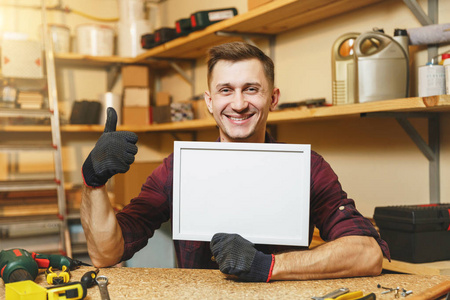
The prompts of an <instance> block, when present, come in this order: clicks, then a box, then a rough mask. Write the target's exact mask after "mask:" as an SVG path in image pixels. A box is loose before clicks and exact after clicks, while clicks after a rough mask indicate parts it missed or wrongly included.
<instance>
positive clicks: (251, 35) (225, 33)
mask: <svg viewBox="0 0 450 300" xmlns="http://www.w3.org/2000/svg"><path fill="white" fill-rule="evenodd" d="M215 33H216V35H217V36H229V37H230V36H231V37H233V36H237V37H240V38H242V39H243V40H244V41H245V42H247V43H248V44H250V45H253V46H256V44H255V43H254V42H253V41H252V40H251V39H252V38H264V39H268V40H269V57H270V58H271V59H272V60H274V59H275V40H276V35H275V34H264V33H252V32H229V31H216V32H215Z"/></svg>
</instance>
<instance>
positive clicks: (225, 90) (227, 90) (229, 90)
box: [220, 88, 231, 93]
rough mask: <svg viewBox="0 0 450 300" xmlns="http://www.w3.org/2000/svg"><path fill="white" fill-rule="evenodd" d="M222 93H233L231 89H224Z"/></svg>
mask: <svg viewBox="0 0 450 300" xmlns="http://www.w3.org/2000/svg"><path fill="white" fill-rule="evenodd" d="M220 92H221V93H229V92H231V89H229V88H223V89H221V90H220Z"/></svg>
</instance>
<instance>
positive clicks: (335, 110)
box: [268, 95, 450, 124]
mask: <svg viewBox="0 0 450 300" xmlns="http://www.w3.org/2000/svg"><path fill="white" fill-rule="evenodd" d="M449 110H450V95H442V96H439V97H424V98H421V97H413V98H403V99H394V100H384V101H373V102H367V103H355V104H347V105H337V106H329V107H318V108H297V109H286V110H282V111H275V112H272V113H270V114H269V118H268V122H269V123H271V124H276V123H283V122H292V121H302V120H306V121H308V120H311V119H318V118H332V117H349V116H358V115H360V114H362V113H371V112H412V111H415V112H417V111H422V112H425V111H427V112H432V111H449Z"/></svg>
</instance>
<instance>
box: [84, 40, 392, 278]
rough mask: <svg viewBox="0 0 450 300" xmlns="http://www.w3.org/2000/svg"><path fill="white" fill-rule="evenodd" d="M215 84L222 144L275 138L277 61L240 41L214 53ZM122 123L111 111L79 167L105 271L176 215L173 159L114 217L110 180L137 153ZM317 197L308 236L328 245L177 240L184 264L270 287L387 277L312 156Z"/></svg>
mask: <svg viewBox="0 0 450 300" xmlns="http://www.w3.org/2000/svg"><path fill="white" fill-rule="evenodd" d="M208 87H209V90H208V91H206V92H205V101H206V104H207V107H208V109H209V111H210V113H211V114H212V115H213V116H214V119H215V121H216V123H217V125H218V127H219V139H220V142H251V143H264V142H266V143H273V142H275V141H274V139H273V138H272V137H271V136H270V135H268V134H267V133H266V122H267V116H268V114H269V112H270V111H271V110H273V109H274V108H275V107H276V105H277V104H278V100H279V97H280V91H279V89H278V88H276V87H275V86H274V67H273V62H272V60H271V59H270V58H269V57H267V56H266V55H265V54H264V53H263V52H262V51H261V50H259V49H258V48H256V47H254V46H251V45H248V44H245V43H239V42H236V43H229V44H224V45H220V46H217V47H213V48H212V49H210V51H209V60H208ZM116 122H117V116H116V114H115V112H114V110H112V109H108V118H107V122H106V125H105V132H104V133H103V135H102V136H101V137H100V139H99V141H98V142H97V144H96V145H95V147H94V149H93V150H92V152H91V153H90V154H89V156H88V158H87V159H86V161H85V163H84V165H83V170H82V173H83V178H84V181H85V187H84V190H83V200H82V204H81V220H82V224H83V228H84V230H85V234H86V238H87V243H88V250H89V255H90V257H91V259H92V262H93V263H94V265H96V266H98V267H102V266H110V265H113V264H116V263H118V262H119V261H121V260H127V259H129V258H131V257H132V256H133V254H134V253H136V252H137V251H138V250H140V249H141V248H143V247H144V246H145V245H146V244H147V240H148V239H149V238H150V237H152V236H153V233H154V231H155V230H156V229H158V228H159V227H160V226H161V224H162V223H163V222H166V221H169V220H170V218H171V214H172V180H173V154H172V155H170V156H169V157H167V158H166V159H164V161H163V163H162V164H161V165H160V166H159V167H158V168H157V169H156V170H155V171H154V172H153V173H152V175H151V176H150V177H149V178H148V179H147V181H146V182H145V184H144V185H143V186H142V190H141V192H140V194H139V196H138V197H136V198H134V199H133V200H132V201H131V203H130V204H129V205H127V206H126V207H125V208H124V209H123V210H122V211H120V212H119V213H117V215H116V214H115V213H114V211H113V209H112V208H111V205H110V203H109V200H108V196H107V193H106V190H105V188H104V184H105V183H106V182H107V180H108V179H109V178H110V177H112V176H113V175H114V174H117V173H119V172H122V173H123V172H126V171H127V170H128V169H129V165H130V164H131V163H132V162H133V161H134V155H135V154H136V152H137V148H136V145H135V143H136V142H137V137H136V135H135V134H133V133H131V132H116V131H115V127H116ZM238 169H239V166H236V170H237V171H238ZM255 188H257V187H255ZM236 192H238V191H236ZM310 198H311V204H310V240H311V237H312V230H313V227H314V225H315V226H317V227H318V228H319V230H320V232H321V236H322V238H323V239H324V240H326V241H327V243H325V244H323V245H322V246H319V247H317V248H315V249H313V250H307V249H302V248H298V247H282V246H269V245H253V244H252V243H250V242H249V241H247V240H245V239H244V238H242V237H241V236H239V235H237V234H228V233H218V234H216V235H214V237H213V238H212V241H211V243H206V242H196V241H174V245H175V250H176V253H177V260H178V265H179V267H183V268H219V269H220V270H221V271H222V272H224V273H226V274H232V275H236V276H238V277H239V278H240V279H242V280H246V281H265V282H268V281H270V280H302V279H320V278H336V277H352V276H367V275H378V274H380V272H381V268H382V258H383V254H384V255H385V256H386V257H388V258H389V249H388V247H387V244H386V243H385V242H384V241H383V240H381V239H380V237H379V235H378V233H377V232H376V230H375V229H374V228H373V226H372V224H371V223H370V222H369V221H368V220H367V219H365V218H363V217H362V216H361V214H360V213H359V212H358V211H357V210H356V208H355V205H354V202H353V200H351V199H348V198H347V194H346V193H345V192H344V191H343V190H342V188H341V186H340V183H339V181H338V179H337V176H336V175H335V173H334V172H333V171H332V169H331V167H330V166H329V165H328V163H327V162H325V160H324V159H323V158H322V157H321V156H320V155H318V154H317V153H315V152H312V154H311V194H310ZM274 201H276V199H274ZM268 221H269V222H270V220H268ZM211 257H214V258H215V259H211ZM361 262H364V263H361Z"/></svg>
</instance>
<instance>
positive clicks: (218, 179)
mask: <svg viewBox="0 0 450 300" xmlns="http://www.w3.org/2000/svg"><path fill="white" fill-rule="evenodd" d="M310 169H311V146H310V145H301V144H273V143H220V142H179V141H176V142H175V143H174V166H173V219H172V221H173V239H175V240H194V241H210V240H211V238H212V236H213V235H214V234H215V233H218V232H226V233H238V234H240V235H241V236H243V237H244V238H246V239H248V240H249V241H251V242H252V243H254V244H276V245H293V246H308V243H309V241H308V239H309V237H308V236H309V197H310Z"/></svg>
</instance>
